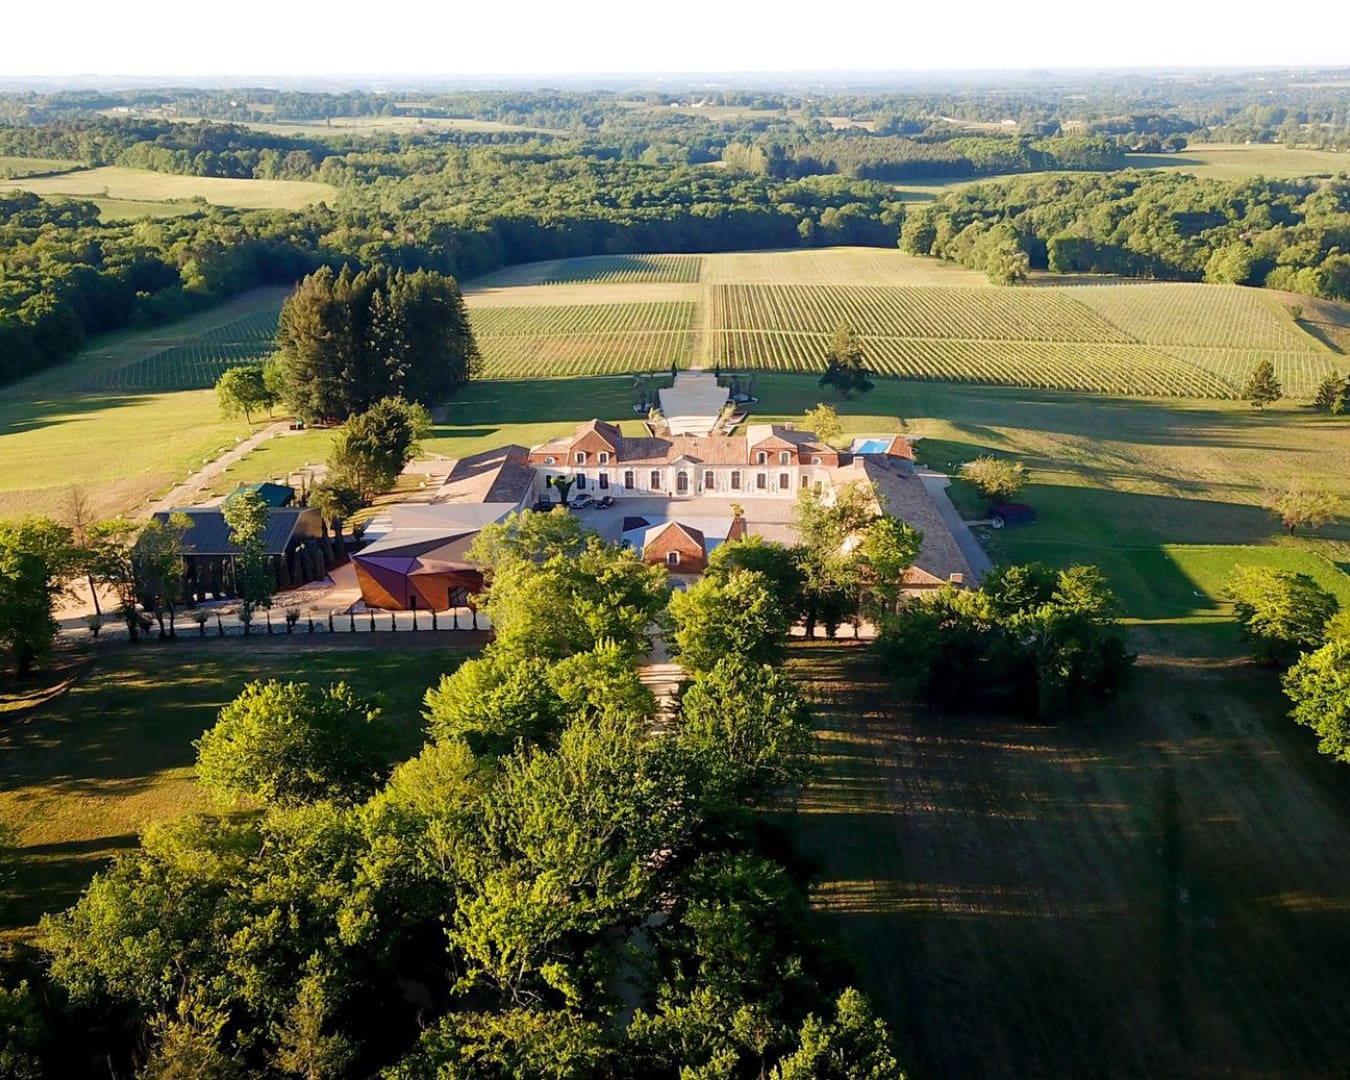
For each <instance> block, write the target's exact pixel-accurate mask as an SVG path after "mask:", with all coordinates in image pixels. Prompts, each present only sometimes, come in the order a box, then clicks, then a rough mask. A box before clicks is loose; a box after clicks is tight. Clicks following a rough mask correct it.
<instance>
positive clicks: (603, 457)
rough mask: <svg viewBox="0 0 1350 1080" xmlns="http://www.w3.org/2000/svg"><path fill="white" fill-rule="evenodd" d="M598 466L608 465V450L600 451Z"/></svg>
mask: <svg viewBox="0 0 1350 1080" xmlns="http://www.w3.org/2000/svg"><path fill="white" fill-rule="evenodd" d="M600 464H601V465H608V464H609V451H608V450H601V451H600Z"/></svg>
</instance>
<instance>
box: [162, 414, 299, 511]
mask: <svg viewBox="0 0 1350 1080" xmlns="http://www.w3.org/2000/svg"><path fill="white" fill-rule="evenodd" d="M290 426H291V425H290V421H289V420H278V421H277V422H276V423H273V424H268V425H267V426H266V427H262V428H259V429H258V430H257V431H255V432H254V433H253V434H252V435H250V436H249V437H248V438H247V439H245V440H244V441H243V442H241V443H239V444H238V445H237V446H235V447H234V449H233V450H227V451H225V453H223V454H221V455H220V457H218V458H216V459H215V460H214V461H212V462H209V463H208V464H206V465H203V466H202V468H201V471H200V472H195V473H193V474H192V475H191V476H190V477H188V478H187V479H186V480H184V481H183V482H182V483H181V484H179V485H178V486H177V487H175V488H173V489H172V490H170V491H169V492H168V494H166V495H165V496H164V497H163V498H162V499H160V500H158V501H157V502H153V503H151V504H150V505H149V506H147V507H146V508H145V510H144V511H143V512H142V515H143V516H144V517H150V516H152V515H153V514H158V513H162V512H164V511H166V510H172V509H175V508H176V507H180V506H192V505H193V504H194V503H196V502H197V501H198V498H199V497H200V495H201V493H202V491H203V490H204V489H206V488H208V487H209V486H210V485H211V483H212V482H213V481H214V480H215V479H216V477H218V476H219V475H220V474H221V473H223V472H224V471H225V470H226V469H228V468H229V467H230V466H231V465H233V464H235V463H236V462H237V461H240V460H241V459H243V458H244V457H245V456H247V455H248V454H249V453H250V451H253V450H256V449H257V448H258V447H259V446H261V445H262V444H263V443H265V442H266V441H267V440H268V439H271V438H275V437H276V436H285V435H286V434H287V433H288V432H289V431H290Z"/></svg>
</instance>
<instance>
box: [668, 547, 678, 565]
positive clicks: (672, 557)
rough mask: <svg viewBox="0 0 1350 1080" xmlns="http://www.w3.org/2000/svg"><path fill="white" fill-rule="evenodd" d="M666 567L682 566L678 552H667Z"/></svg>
mask: <svg viewBox="0 0 1350 1080" xmlns="http://www.w3.org/2000/svg"><path fill="white" fill-rule="evenodd" d="M666 565H667V566H679V565H680V553H679V552H678V551H667V552H666Z"/></svg>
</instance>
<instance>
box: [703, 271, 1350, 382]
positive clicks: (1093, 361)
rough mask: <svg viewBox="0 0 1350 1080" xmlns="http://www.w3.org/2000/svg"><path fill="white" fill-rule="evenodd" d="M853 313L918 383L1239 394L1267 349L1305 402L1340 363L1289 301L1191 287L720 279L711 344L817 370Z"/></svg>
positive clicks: (723, 360)
mask: <svg viewBox="0 0 1350 1080" xmlns="http://www.w3.org/2000/svg"><path fill="white" fill-rule="evenodd" d="M1346 321H1350V317H1347V320H1346ZM844 322H846V323H848V324H849V325H851V326H852V327H853V328H854V330H855V331H856V332H857V333H858V334H859V336H860V338H861V339H862V343H863V348H864V353H865V355H866V357H867V359H868V362H869V365H870V366H871V368H872V369H873V370H874V371H876V372H877V373H879V374H882V375H887V376H896V377H900V378H907V379H937V380H941V381H947V382H977V383H984V384H988V385H1007V386H1026V387H1034V388H1040V389H1063V390H1082V391H1099V392H1103V393H1116V394H1141V395H1146V396H1160V397H1167V396H1175V397H1208V398H1224V397H1229V398H1232V397H1237V396H1238V394H1239V393H1240V392H1241V389H1242V385H1243V383H1244V382H1245V380H1246V378H1247V376H1248V375H1249V374H1250V372H1251V369H1252V367H1253V366H1255V364H1256V363H1257V362H1258V361H1259V360H1264V359H1269V360H1271V361H1272V362H1273V363H1274V364H1275V368H1276V372H1277V374H1278V377H1279V378H1280V379H1281V381H1282V382H1283V384H1284V388H1285V392H1286V393H1287V394H1289V395H1290V396H1291V397H1301V398H1305V399H1306V398H1310V397H1311V396H1312V393H1313V391H1314V389H1315V388H1316V385H1317V383H1318V381H1320V379H1321V378H1322V377H1323V376H1324V375H1325V374H1326V373H1327V372H1328V371H1330V370H1331V369H1332V367H1334V366H1335V364H1336V361H1337V354H1336V353H1334V352H1333V351H1332V350H1331V349H1330V348H1329V347H1328V346H1327V345H1326V344H1325V343H1324V342H1323V341H1322V340H1321V339H1319V338H1318V337H1315V336H1313V335H1312V334H1309V333H1307V332H1306V331H1304V330H1303V329H1302V328H1300V327H1299V326H1298V325H1297V324H1296V323H1295V322H1294V320H1293V318H1292V316H1291V315H1290V314H1289V313H1288V311H1287V310H1285V308H1284V307H1283V305H1281V304H1280V303H1279V302H1278V298H1277V297H1275V296H1266V295H1262V293H1261V290H1257V289H1243V288H1239V287H1237V286H1217V285H1184V284H1183V285H1137V284H1130V285H1114V284H1112V285H1091V286H1062V287H1055V286H1043V287H1037V288H1018V289H966V288H959V287H958V288H943V287H939V286H908V287H882V286H870V285H863V284H853V285H797V286H787V285H753V286H747V285H722V286H717V287H716V288H714V289H713V291H712V313H711V316H710V318H709V324H710V326H711V327H712V331H711V337H712V344H711V347H710V352H711V356H712V359H713V361H714V362H715V363H716V364H718V365H719V366H721V367H724V368H727V367H730V368H736V369H740V368H758V369H770V370H772V369H775V368H777V369H783V370H790V371H791V370H795V371H819V370H822V369H823V367H824V355H825V352H826V349H827V348H828V345H829V337H830V333H831V331H832V330H833V329H834V327H835V326H837V325H838V324H840V323H844Z"/></svg>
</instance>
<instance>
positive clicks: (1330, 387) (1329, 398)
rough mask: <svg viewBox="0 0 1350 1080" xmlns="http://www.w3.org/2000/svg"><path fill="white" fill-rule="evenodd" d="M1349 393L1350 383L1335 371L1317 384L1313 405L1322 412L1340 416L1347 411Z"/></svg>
mask: <svg viewBox="0 0 1350 1080" xmlns="http://www.w3.org/2000/svg"><path fill="white" fill-rule="evenodd" d="M1347 391H1350V382H1347V380H1346V379H1345V377H1344V376H1342V375H1341V373H1340V372H1339V371H1336V370H1334V369H1333V370H1332V372H1331V373H1330V374H1329V375H1328V376H1327V377H1326V378H1325V379H1323V380H1322V381H1321V382H1320V383H1318V384H1317V393H1316V394H1315V395H1314V397H1313V405H1315V406H1316V407H1317V409H1318V410H1319V411H1320V412H1324V413H1331V415H1332V416H1338V415H1340V413H1341V412H1343V411H1344V410H1345V399H1346V396H1347Z"/></svg>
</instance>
